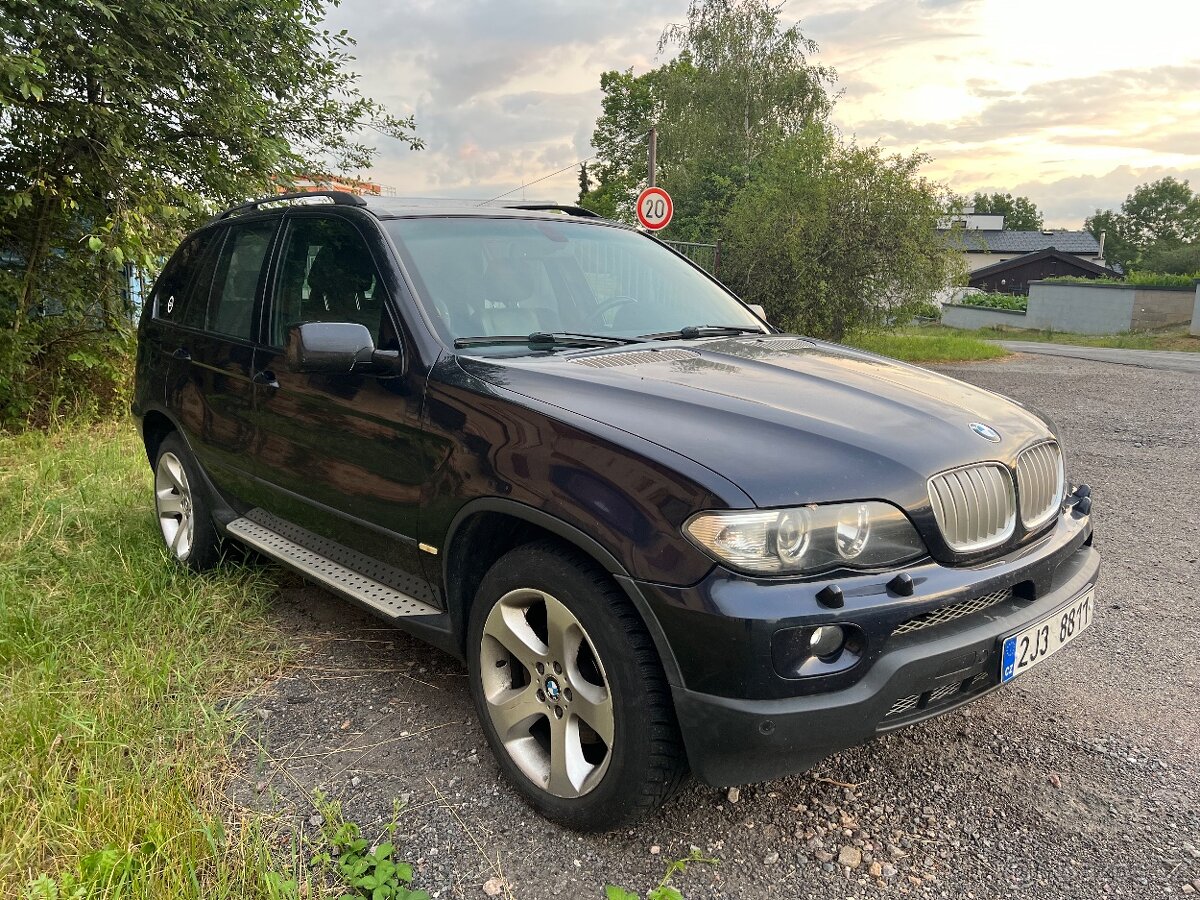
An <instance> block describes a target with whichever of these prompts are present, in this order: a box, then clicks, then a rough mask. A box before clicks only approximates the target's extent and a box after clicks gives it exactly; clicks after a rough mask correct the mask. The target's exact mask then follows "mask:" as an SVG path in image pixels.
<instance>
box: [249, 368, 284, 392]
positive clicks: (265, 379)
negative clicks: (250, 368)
mask: <svg viewBox="0 0 1200 900" xmlns="http://www.w3.org/2000/svg"><path fill="white" fill-rule="evenodd" d="M251 380H252V381H253V382H254V383H255V384H261V385H264V386H265V387H269V388H277V387H279V382H278V381H277V380H276V378H275V373H274V372H272V371H271V370H270V369H265V370H263V371H262V372H255V373H254V378H253V379H251Z"/></svg>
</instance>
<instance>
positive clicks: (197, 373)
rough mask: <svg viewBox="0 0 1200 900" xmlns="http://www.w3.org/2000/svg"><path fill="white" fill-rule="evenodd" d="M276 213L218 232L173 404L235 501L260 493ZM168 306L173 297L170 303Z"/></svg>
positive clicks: (178, 360)
mask: <svg viewBox="0 0 1200 900" xmlns="http://www.w3.org/2000/svg"><path fill="white" fill-rule="evenodd" d="M279 221H280V220H279V217H278V216H273V217H270V218H265V219H257V220H255V221H249V222H235V223H233V224H231V225H228V226H224V227H223V228H222V229H220V230H219V231H218V232H217V235H216V238H215V240H214V241H213V246H212V247H211V248H208V250H207V252H206V254H205V256H204V260H203V262H202V264H201V267H200V271H199V274H198V276H197V279H196V282H195V284H194V285H193V288H192V291H191V293H190V294H189V296H188V297H187V300H186V303H185V307H184V311H183V316H182V320H181V323H180V324H181V326H182V327H181V328H180V329H179V331H178V335H177V338H178V346H176V347H167V348H165V349H166V350H167V352H168V353H170V355H171V357H172V359H173V364H172V366H171V368H170V374H169V375H168V379H167V390H166V402H167V406H168V408H169V409H171V410H172V411H173V412H174V413H175V415H176V416H177V418H178V419H179V421H180V424H181V426H182V428H183V430H184V433H185V434H186V436H187V438H188V441H189V443H190V445H191V448H192V451H193V452H194V453H195V454H196V458H197V460H198V461H199V462H200V464H201V466H202V468H203V469H204V470H205V472H206V473H207V474H208V477H209V478H210V479H211V480H212V482H213V484H214V485H215V486H216V487H217V488H218V489H219V490H220V491H221V492H222V493H223V494H224V495H225V496H226V498H227V499H228V500H231V501H238V500H240V501H243V502H246V501H247V500H248V499H250V498H252V497H253V495H254V493H255V484H254V480H253V466H252V463H251V460H250V444H251V438H252V436H253V434H254V422H253V419H252V413H253V409H254V382H253V378H254V373H255V372H256V371H257V369H256V368H255V353H256V342H257V338H258V334H257V331H258V311H259V309H260V308H261V298H262V285H263V282H264V276H265V270H266V261H267V259H268V258H269V253H270V249H271V246H272V243H273V241H274V238H275V232H276V230H277V229H278V226H279ZM167 302H168V303H169V300H168V301H167Z"/></svg>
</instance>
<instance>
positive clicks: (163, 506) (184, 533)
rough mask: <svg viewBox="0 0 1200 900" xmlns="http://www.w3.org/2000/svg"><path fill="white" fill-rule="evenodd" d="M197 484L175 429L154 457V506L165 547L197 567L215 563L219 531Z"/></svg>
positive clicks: (177, 556)
mask: <svg viewBox="0 0 1200 900" xmlns="http://www.w3.org/2000/svg"><path fill="white" fill-rule="evenodd" d="M200 484H201V481H200V477H199V473H198V471H197V470H196V465H195V463H194V462H193V461H192V456H191V454H190V453H189V452H188V448H187V445H186V444H185V443H184V442H183V439H182V438H181V437H180V436H179V435H178V434H177V433H173V434H169V435H167V437H166V438H164V439H163V442H162V443H161V444H160V445H159V447H158V453H157V455H156V458H155V460H154V509H155V513H156V514H157V516H158V527H159V530H160V531H161V532H162V538H163V543H164V544H165V545H166V547H167V551H168V552H169V553H170V554H171V556H172V557H174V558H175V561H176V562H178V563H180V564H181V565H184V566H187V567H188V568H189V569H195V570H196V571H202V570H204V569H208V568H211V567H212V566H214V565H216V563H217V560H218V559H220V555H221V546H220V544H221V541H220V535H218V534H217V529H216V526H214V525H213V522H212V518H211V517H210V515H209V511H208V503H207V501H206V498H205V497H204V494H203V491H201V490H198V488H199V486H200Z"/></svg>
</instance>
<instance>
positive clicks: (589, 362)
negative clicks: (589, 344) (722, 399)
mask: <svg viewBox="0 0 1200 900" xmlns="http://www.w3.org/2000/svg"><path fill="white" fill-rule="evenodd" d="M699 355H700V354H699V353H697V352H696V351H694V350H683V349H680V348H678V347H668V348H666V349H664V350H623V351H621V352H618V353H601V354H598V355H595V356H580V357H576V358H575V359H572V360H571V362H572V363H574V364H575V365H577V366H587V367H588V368H590V369H615V368H616V367H618V366H642V365H646V364H647V363H662V362H679V361H680V360H685V359H695V358H696V357H698V356H699Z"/></svg>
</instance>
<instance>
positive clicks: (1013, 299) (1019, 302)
mask: <svg viewBox="0 0 1200 900" xmlns="http://www.w3.org/2000/svg"><path fill="white" fill-rule="evenodd" d="M962 304H963V306H986V307H988V308H989V309H1013V310H1017V311H1018V312H1025V311H1026V310H1027V309H1028V308H1029V298H1028V297H1024V296H1022V295H1020V294H968V295H967V296H965V297H963V299H962Z"/></svg>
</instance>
